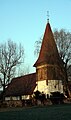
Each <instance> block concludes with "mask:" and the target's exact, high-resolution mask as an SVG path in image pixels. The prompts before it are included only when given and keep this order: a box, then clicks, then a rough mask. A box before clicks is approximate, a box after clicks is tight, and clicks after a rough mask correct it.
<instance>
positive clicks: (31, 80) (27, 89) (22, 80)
mask: <svg viewBox="0 0 71 120" xmlns="http://www.w3.org/2000/svg"><path fill="white" fill-rule="evenodd" d="M35 87H36V73H32V74H28V75H24V76H21V77H17V78H13V79H12V81H11V83H10V84H9V85H8V87H7V88H6V92H5V96H20V95H31V94H32V93H33V91H34V89H35Z"/></svg>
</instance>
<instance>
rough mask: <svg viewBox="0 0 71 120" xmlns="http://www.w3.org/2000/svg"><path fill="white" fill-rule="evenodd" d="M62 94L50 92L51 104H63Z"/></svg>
mask: <svg viewBox="0 0 71 120" xmlns="http://www.w3.org/2000/svg"><path fill="white" fill-rule="evenodd" d="M64 98H65V97H64V94H63V93H60V92H58V91H57V92H52V93H51V96H50V100H51V102H52V103H53V104H62V103H64V102H63V100H64Z"/></svg>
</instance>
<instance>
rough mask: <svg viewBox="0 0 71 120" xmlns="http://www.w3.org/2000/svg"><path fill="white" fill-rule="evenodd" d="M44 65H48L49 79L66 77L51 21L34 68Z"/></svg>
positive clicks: (47, 25)
mask: <svg viewBox="0 0 71 120" xmlns="http://www.w3.org/2000/svg"><path fill="white" fill-rule="evenodd" d="M42 65H43V66H45V65H47V73H48V74H47V76H48V78H47V79H61V78H62V77H63V76H64V75H63V62H62V60H61V58H60V56H59V53H58V49H57V46H56V43H55V40H54V36H53V33H52V30H51V26H50V23H49V21H48V22H47V24H46V28H45V32H44V36H43V40H42V45H41V49H40V53H39V57H38V59H37V61H36V62H35V64H34V67H36V69H37V68H38V67H39V66H42ZM51 75H52V77H51ZM54 76H56V77H55V78H54Z"/></svg>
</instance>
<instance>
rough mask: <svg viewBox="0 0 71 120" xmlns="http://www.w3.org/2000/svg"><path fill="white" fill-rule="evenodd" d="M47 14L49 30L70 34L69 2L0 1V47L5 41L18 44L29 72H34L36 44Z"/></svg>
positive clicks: (45, 22) (40, 0)
mask: <svg viewBox="0 0 71 120" xmlns="http://www.w3.org/2000/svg"><path fill="white" fill-rule="evenodd" d="M47 11H49V22H50V25H51V28H52V31H53V30H54V29H55V28H57V29H61V28H64V29H67V30H69V31H70V32H71V0H0V44H1V43H4V42H6V41H8V39H11V40H12V41H14V42H16V43H21V44H22V46H23V47H24V50H25V62H24V64H25V66H29V69H30V72H34V71H35V68H33V65H34V63H35V61H36V59H37V58H36V57H35V56H34V50H35V41H37V40H40V38H41V36H42V35H43V34H44V31H45V27H46V24H47Z"/></svg>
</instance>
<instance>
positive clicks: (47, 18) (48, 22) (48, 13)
mask: <svg viewBox="0 0 71 120" xmlns="http://www.w3.org/2000/svg"><path fill="white" fill-rule="evenodd" d="M47 23H49V11H47Z"/></svg>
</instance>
